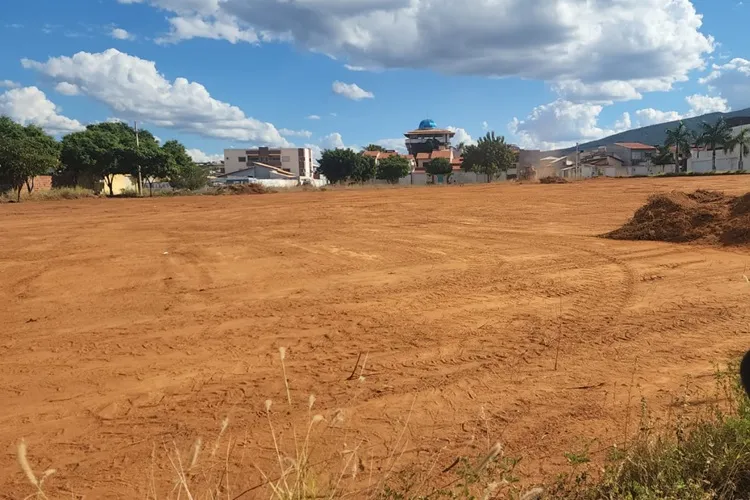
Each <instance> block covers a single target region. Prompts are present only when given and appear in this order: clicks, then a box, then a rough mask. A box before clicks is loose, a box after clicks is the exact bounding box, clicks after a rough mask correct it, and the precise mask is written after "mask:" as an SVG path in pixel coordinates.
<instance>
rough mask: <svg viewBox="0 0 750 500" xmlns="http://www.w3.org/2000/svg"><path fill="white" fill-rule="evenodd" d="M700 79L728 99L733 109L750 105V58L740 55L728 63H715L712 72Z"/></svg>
mask: <svg viewBox="0 0 750 500" xmlns="http://www.w3.org/2000/svg"><path fill="white" fill-rule="evenodd" d="M699 81H700V83H703V84H706V85H708V88H709V90H711V91H712V92H715V93H718V94H719V95H721V97H723V98H724V99H726V102H727V105H728V106H730V107H731V108H732V109H743V108H746V107H748V106H750V60H747V59H742V58H739V57H738V58H735V59H732V60H731V61H729V62H728V63H726V64H721V65H717V64H715V65H714V66H713V68H712V71H711V73H710V74H709V75H708V76H706V77H704V78H701V79H700V80H699Z"/></svg>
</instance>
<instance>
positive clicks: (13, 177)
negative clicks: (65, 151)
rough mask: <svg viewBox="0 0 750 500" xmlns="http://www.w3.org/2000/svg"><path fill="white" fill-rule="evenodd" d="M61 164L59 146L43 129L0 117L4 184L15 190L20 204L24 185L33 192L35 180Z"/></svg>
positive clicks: (0, 161)
mask: <svg viewBox="0 0 750 500" xmlns="http://www.w3.org/2000/svg"><path fill="white" fill-rule="evenodd" d="M59 161H60V149H59V144H58V142H57V141H56V140H55V139H54V138H52V137H50V136H48V135H47V134H45V133H44V131H43V130H42V129H41V128H39V127H37V126H34V125H28V126H25V127H24V126H22V125H19V124H17V123H15V122H13V121H12V120H11V119H10V118H7V117H0V184H6V185H8V186H9V187H11V188H12V189H13V191H14V192H15V193H16V200H17V201H21V190H22V189H23V186H24V184H26V186H27V188H28V190H29V192H31V191H32V190H33V178H34V177H36V176H37V175H42V174H45V173H47V172H49V171H50V170H52V169H54V168H55V167H56V166H57V165H58V164H59Z"/></svg>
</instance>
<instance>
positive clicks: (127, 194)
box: [117, 188, 138, 198]
mask: <svg viewBox="0 0 750 500" xmlns="http://www.w3.org/2000/svg"><path fill="white" fill-rule="evenodd" d="M117 196H119V197H120V198H138V190H137V189H135V188H125V189H123V190H122V191H120V194H119V195H117Z"/></svg>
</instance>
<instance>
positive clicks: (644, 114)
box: [635, 108, 683, 127]
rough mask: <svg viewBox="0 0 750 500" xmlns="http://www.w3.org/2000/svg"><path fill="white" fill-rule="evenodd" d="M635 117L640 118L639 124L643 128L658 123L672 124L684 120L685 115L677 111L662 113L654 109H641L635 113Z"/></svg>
mask: <svg viewBox="0 0 750 500" xmlns="http://www.w3.org/2000/svg"><path fill="white" fill-rule="evenodd" d="M635 116H636V117H637V118H638V120H637V122H638V125H639V126H641V127H645V126H647V125H654V124H656V123H664V122H671V121H675V120H679V119H681V118H683V115H681V114H680V113H678V112H677V111H661V110H659V109H654V108H645V109H639V110H638V111H636V112H635Z"/></svg>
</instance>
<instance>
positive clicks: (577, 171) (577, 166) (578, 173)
mask: <svg viewBox="0 0 750 500" xmlns="http://www.w3.org/2000/svg"><path fill="white" fill-rule="evenodd" d="M578 150H579V148H578V143H577V142H576V169H575V172H576V178H578V177H581V172H580V171H579V170H578V169H579V168H580V167H579V162H578V156H579V154H580V153H579V152H578Z"/></svg>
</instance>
